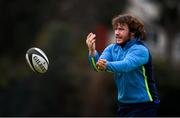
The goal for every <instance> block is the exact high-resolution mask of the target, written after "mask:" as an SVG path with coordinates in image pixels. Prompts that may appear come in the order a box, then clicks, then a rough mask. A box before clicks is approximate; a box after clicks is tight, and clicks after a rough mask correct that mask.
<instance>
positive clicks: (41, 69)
mask: <svg viewBox="0 0 180 118" xmlns="http://www.w3.org/2000/svg"><path fill="white" fill-rule="evenodd" d="M26 61H27V63H28V65H29V67H30V68H31V69H32V70H33V71H34V72H37V73H45V72H46V71H47V70H48V65H49V60H48V58H47V56H46V54H45V53H44V52H43V51H42V50H41V49H39V48H36V47H32V48H30V49H28V51H27V52H26Z"/></svg>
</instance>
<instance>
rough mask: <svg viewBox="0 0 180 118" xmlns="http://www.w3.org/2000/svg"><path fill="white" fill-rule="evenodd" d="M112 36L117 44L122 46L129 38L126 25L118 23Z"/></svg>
mask: <svg viewBox="0 0 180 118" xmlns="http://www.w3.org/2000/svg"><path fill="white" fill-rule="evenodd" d="M114 34H115V38H116V43H117V44H123V43H125V42H126V41H127V40H129V39H130V38H131V37H130V32H129V28H128V26H127V24H120V23H118V24H117V26H116V27H115V29H114Z"/></svg>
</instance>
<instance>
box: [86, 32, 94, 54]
mask: <svg viewBox="0 0 180 118" xmlns="http://www.w3.org/2000/svg"><path fill="white" fill-rule="evenodd" d="M95 37H96V35H95V34H93V33H92V32H91V33H89V34H88V36H87V39H86V44H87V46H88V49H89V54H90V55H92V56H94V55H95V50H96V47H95V41H96V39H95Z"/></svg>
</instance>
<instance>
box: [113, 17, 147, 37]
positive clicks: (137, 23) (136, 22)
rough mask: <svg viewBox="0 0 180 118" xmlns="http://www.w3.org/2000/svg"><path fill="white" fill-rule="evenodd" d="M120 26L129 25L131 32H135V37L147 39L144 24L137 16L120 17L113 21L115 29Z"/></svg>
mask: <svg viewBox="0 0 180 118" xmlns="http://www.w3.org/2000/svg"><path fill="white" fill-rule="evenodd" d="M118 23H120V24H127V26H128V28H129V31H130V32H133V33H134V34H135V35H134V36H135V37H140V38H141V40H145V39H146V32H145V29H144V23H143V22H142V21H141V20H140V19H138V18H137V17H135V16H132V15H130V14H123V15H118V16H116V17H114V18H113V19H112V26H113V29H115V28H116V27H117V25H118Z"/></svg>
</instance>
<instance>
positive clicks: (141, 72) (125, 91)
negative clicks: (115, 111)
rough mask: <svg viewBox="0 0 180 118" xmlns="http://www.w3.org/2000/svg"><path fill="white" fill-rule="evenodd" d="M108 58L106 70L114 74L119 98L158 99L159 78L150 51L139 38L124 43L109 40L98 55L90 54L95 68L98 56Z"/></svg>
mask: <svg viewBox="0 0 180 118" xmlns="http://www.w3.org/2000/svg"><path fill="white" fill-rule="evenodd" d="M99 58H101V59H106V61H107V63H106V64H107V66H106V71H108V72H112V73H114V75H115V83H116V86H117V89H118V101H119V102H121V103H142V102H155V103H159V98H158V93H157V89H156V82H155V80H154V78H153V76H152V63H151V60H152V59H151V54H150V52H149V50H148V48H147V47H146V46H145V45H144V44H143V43H142V42H141V41H140V40H139V39H138V38H134V39H131V40H130V41H128V42H127V43H126V44H125V45H124V46H123V47H122V46H120V45H118V44H110V45H109V46H107V47H106V48H105V50H104V51H103V52H102V54H101V56H100V57H99V55H98V52H97V51H96V53H95V55H94V56H91V55H89V58H88V59H89V62H90V64H91V65H92V67H93V68H94V69H95V70H96V71H98V72H99V71H100V70H98V69H97V67H96V62H97V61H98V59H99Z"/></svg>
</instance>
